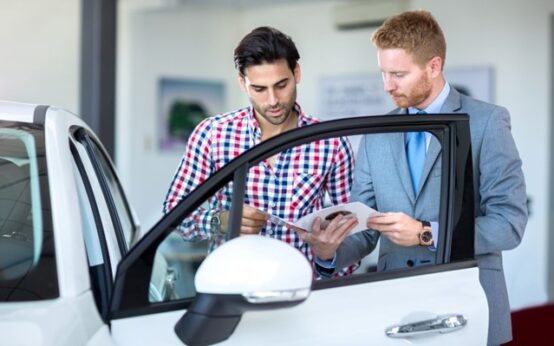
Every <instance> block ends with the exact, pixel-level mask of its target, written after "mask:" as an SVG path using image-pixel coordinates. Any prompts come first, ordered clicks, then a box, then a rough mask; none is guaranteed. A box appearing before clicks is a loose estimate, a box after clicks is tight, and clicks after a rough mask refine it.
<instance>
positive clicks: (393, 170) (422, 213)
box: [301, 11, 527, 345]
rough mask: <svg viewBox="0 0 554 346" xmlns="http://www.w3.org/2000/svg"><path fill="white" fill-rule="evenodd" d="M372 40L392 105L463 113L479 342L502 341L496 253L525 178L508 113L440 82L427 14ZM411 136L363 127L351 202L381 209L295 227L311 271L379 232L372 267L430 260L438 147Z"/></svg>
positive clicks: (518, 227)
mask: <svg viewBox="0 0 554 346" xmlns="http://www.w3.org/2000/svg"><path fill="white" fill-rule="evenodd" d="M372 41H373V43H374V45H375V46H376V47H377V51H378V62H379V67H380V69H381V73H382V76H383V82H384V87H385V90H386V91H387V92H388V93H389V94H390V95H391V97H392V99H393V101H394V102H395V104H396V105H397V106H398V107H399V108H398V109H396V110H394V111H393V112H392V113H404V114H406V113H409V114H416V113H421V112H425V113H468V114H469V116H470V129H471V143H472V150H473V170H474V172H473V177H474V186H475V191H476V193H475V207H476V210H475V215H476V219H475V229H476V235H475V255H476V258H477V260H478V265H479V273H480V275H479V278H480V281H481V285H482V286H483V288H484V290H485V293H486V296H487V299H488V304H489V336H488V344H490V345H498V344H501V343H504V342H507V341H509V340H511V323H510V306H509V302H508V294H507V290H506V283H505V279H504V273H503V269H502V251H503V250H509V249H513V248H515V247H516V246H517V245H518V244H519V243H520V242H521V239H522V237H523V232H524V229H525V225H526V223H527V208H526V192H525V182H524V178H523V173H522V170H521V160H520V158H519V154H518V151H517V149H516V146H515V143H514V140H513V138H512V135H511V132H510V116H509V113H508V111H507V110H506V109H505V108H503V107H499V106H496V105H492V104H488V103H485V102H481V101H478V100H475V99H473V98H470V97H468V96H465V95H462V94H460V93H459V92H457V91H456V90H455V89H454V88H453V87H451V86H450V85H449V84H448V83H447V82H446V81H445V79H444V76H443V66H444V60H445V55H446V42H445V39H444V35H443V33H442V30H441V28H440V27H439V25H438V23H437V22H436V21H435V19H434V18H433V17H432V15H431V14H430V13H429V12H426V11H412V12H405V13H402V14H399V15H397V16H394V17H391V18H389V19H387V20H386V21H385V22H384V23H383V25H382V26H381V27H379V28H378V29H377V31H376V32H375V33H374V34H373V37H372ZM419 134H422V135H423V133H421V132H420V133H419ZM410 136H411V134H406V135H404V134H392V135H391V134H382V135H368V136H365V137H364V139H363V140H362V142H361V144H360V147H359V150H358V157H357V165H356V169H355V172H354V185H353V187H352V192H351V200H352V201H361V202H363V203H366V204H367V205H369V206H371V207H373V208H376V209H377V210H379V211H380V212H382V213H383V215H380V216H377V217H372V218H369V219H368V220H367V227H368V228H369V229H371V230H367V231H364V232H359V233H356V234H354V235H351V236H349V237H346V238H344V241H343V235H344V234H343V233H344V232H345V231H344V230H340V231H339V230H338V229H331V228H327V229H326V230H320V229H319V228H320V227H319V223H317V222H316V223H315V224H314V227H313V228H314V230H313V232H311V233H305V234H303V237H304V238H305V239H306V241H308V242H309V243H310V244H311V245H312V248H313V249H314V252H315V254H316V255H317V261H316V269H317V270H318V271H319V272H320V273H321V274H327V275H329V274H332V273H333V271H334V268H342V267H344V266H346V265H348V264H349V263H352V262H355V261H358V260H360V259H361V258H363V257H364V256H366V255H367V254H369V253H370V252H371V251H372V250H373V249H374V248H375V245H376V243H377V240H378V239H379V238H380V239H381V243H380V247H379V262H378V270H388V269H397V268H406V267H412V266H420V265H426V264H433V263H435V260H436V248H435V246H434V244H438V243H437V239H438V222H437V221H438V220H439V203H440V177H441V158H440V155H439V153H440V150H441V149H440V145H439V143H438V141H437V140H436V139H435V138H434V137H433V136H432V135H430V134H425V136H424V137H420V138H419V139H418V140H417V141H419V142H420V144H419V146H420V147H419V149H417V148H416V149H414V145H413V143H415V142H416V140H415V139H414V138H415V137H410ZM410 141H414V142H412V143H410ZM421 143H423V144H421ZM414 150H415V152H414ZM418 150H419V158H418V157H417V155H418V153H417V151H418ZM414 153H415V155H414ZM418 160H419V163H418V162H417V161H418ZM365 221H366V220H360V222H365ZM339 232H340V234H339ZM301 236H302V235H301Z"/></svg>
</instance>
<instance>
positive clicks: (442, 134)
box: [114, 116, 473, 310]
mask: <svg viewBox="0 0 554 346" xmlns="http://www.w3.org/2000/svg"><path fill="white" fill-rule="evenodd" d="M427 118H429V119H427ZM466 118H467V117H466ZM466 118H464V117H461V116H455V117H454V116H451V117H448V116H443V117H441V116H433V118H432V119H431V117H424V116H422V117H421V118H420V119H418V121H417V123H418V124H419V125H422V123H423V122H425V121H427V122H428V126H427V127H425V130H427V132H426V133H423V135H424V136H423V140H422V142H421V143H422V145H423V147H424V149H425V150H423V154H424V155H428V156H426V157H427V158H429V160H427V161H426V162H425V164H424V165H423V167H422V168H421V170H422V172H421V178H420V183H419V186H418V190H421V192H419V191H418V192H416V191H414V187H413V184H412V179H413V178H412V177H411V173H410V168H409V167H408V164H407V162H406V155H407V154H406V148H407V141H408V137H409V136H408V135H407V133H408V132H413V131H414V128H413V126H414V125H416V124H415V122H413V121H412V120H411V119H410V120H411V121H412V123H410V124H406V123H405V122H406V117H402V116H383V117H365V118H351V119H345V120H340V121H332V122H324V123H321V124H317V125H314V126H309V127H306V128H300V129H297V130H295V131H290V132H287V133H284V134H283V135H281V136H277V137H275V138H272V139H270V140H268V141H266V142H262V143H261V144H260V145H259V146H256V147H254V148H253V149H251V150H250V151H248V152H246V153H245V154H243V155H242V156H240V157H239V158H237V159H236V160H234V161H232V162H230V163H228V164H227V165H225V166H223V167H222V168H221V169H220V170H218V171H217V172H215V173H214V174H213V175H212V176H211V178H210V179H208V180H207V181H206V182H205V183H204V184H202V185H201V186H199V187H198V188H197V189H196V190H194V191H192V192H191V193H189V194H188V195H187V196H186V197H185V198H183V199H182V200H181V202H180V203H178V204H176V205H175V206H174V207H173V209H172V211H171V212H170V213H169V214H168V215H167V216H166V217H165V218H164V219H162V220H161V221H160V222H159V223H157V224H156V226H155V227H154V228H153V229H152V230H151V231H150V232H149V234H148V235H147V237H146V239H143V240H145V241H144V242H143V244H141V245H144V247H139V248H138V249H136V253H135V256H137V257H136V258H140V260H131V259H130V258H129V259H128V258H125V259H124V260H123V262H126V261H127V260H129V261H132V262H133V267H134V269H133V270H132V271H130V270H127V271H126V273H127V275H131V276H132V278H133V279H132V280H133V281H130V277H125V279H124V280H121V281H120V282H116V286H115V290H114V292H115V294H114V308H115V309H116V310H117V309H121V308H122V309H126V308H129V307H133V306H136V307H138V306H143V304H145V302H144V299H145V296H146V293H148V302H149V303H152V302H158V301H167V300H182V299H183V298H189V297H190V295H191V294H194V292H193V291H192V290H189V291H188V292H187V294H183V295H179V294H177V295H173V296H171V295H172V294H171V293H169V294H168V293H166V292H164V291H163V287H164V285H165V286H167V284H166V283H168V282H175V280H177V281H178V280H182V281H181V284H184V283H185V282H186V283H188V284H191V283H192V282H193V280H194V274H193V273H194V270H188V269H187V270H181V269H179V268H178V267H172V266H171V265H170V264H167V263H164V261H165V262H167V260H161V258H164V257H167V255H165V254H163V252H164V251H165V250H164V245H169V244H170V243H172V241H175V240H177V239H182V240H183V241H188V240H186V237H183V234H185V233H186V232H185V233H183V232H182V231H183V229H185V230H186V229H187V227H185V228H183V226H186V225H189V224H188V223H186V222H185V223H183V220H187V219H189V220H190V219H191V217H192V216H194V215H195V213H196V212H197V211H199V210H201V212H202V213H203V214H205V215H210V208H211V205H210V199H214V198H215V199H217V198H221V196H226V195H228V196H230V199H231V200H232V203H231V206H230V215H231V219H232V220H231V221H229V226H228V228H227V229H226V233H227V238H226V239H229V238H230V239H232V238H234V237H238V236H240V231H241V225H240V224H241V221H240V220H241V216H242V212H243V210H244V209H243V205H249V206H251V207H254V208H257V209H258V210H260V211H262V212H263V213H265V214H266V215H269V216H270V219H268V221H267V222H266V223H264V224H263V225H262V228H261V230H260V232H261V234H262V235H263V236H266V237H273V238H277V239H279V240H281V241H283V242H285V243H287V244H289V245H290V246H293V247H295V248H297V249H299V250H300V252H301V253H303V254H304V256H305V257H306V258H307V259H308V260H309V262H310V263H311V265H312V267H313V268H314V279H315V280H316V282H315V284H314V287H316V288H318V289H321V288H327V287H336V286H337V285H339V286H341V285H351V284H355V283H357V282H360V281H359V280H362V281H363V282H365V280H370V281H375V280H389V279H391V278H398V277H403V276H412V275H420V274H421V273H423V272H424V271H421V270H419V269H418V270H414V269H416V268H419V267H421V266H427V267H428V268H430V269H429V270H433V266H434V265H436V264H445V263H449V262H451V261H461V260H472V259H473V228H472V227H471V220H473V219H472V218H473V214H472V212H473V206H471V205H470V206H469V207H468V208H464V207H463V205H464V203H467V204H468V205H469V204H471V202H472V200H473V198H472V197H468V196H470V195H471V194H472V193H473V190H472V183H473V182H472V177H471V170H470V169H469V170H468V169H467V167H468V165H471V155H470V154H469V153H470V151H469V150H470V147H469V132H468V127H467V122H466V121H467V119H466ZM376 125H379V126H381V127H377V128H376V127H375V126H376ZM449 126H450V127H449ZM419 128H420V129H423V127H419ZM416 132H421V131H416ZM351 135H357V136H358V137H349V136H351ZM347 139H349V140H347ZM353 139H356V140H353ZM348 142H350V145H349V144H348ZM453 143H455V146H454V144H453ZM458 152H459V153H458ZM445 162H446V164H444V163H445ZM451 162H453V163H454V164H451ZM469 167H470V166H469ZM230 181H232V182H230ZM217 196H219V197H217ZM418 199H419V201H418V203H415V201H416V200H418ZM347 203H359V204H361V205H362V206H363V207H364V208H368V207H370V208H372V209H373V210H372V211H371V212H369V214H359V215H358V214H357V215H358V224H359V226H360V227H361V230H358V232H356V233H353V234H350V235H348V236H347V237H345V240H343V242H344V243H345V244H350V245H348V246H347V247H346V248H345V249H344V248H343V254H342V255H341V256H339V255H338V254H339V252H340V249H339V251H338V252H337V257H336V258H335V259H336V262H333V261H331V259H329V261H330V263H321V264H322V266H323V269H326V270H327V269H330V270H331V272H330V273H329V272H328V271H326V270H320V269H321V268H320V267H321V266H320V263H316V256H314V250H313V249H312V248H311V247H310V246H308V244H307V243H306V242H305V241H304V240H303V239H305V238H303V236H300V233H299V232H300V231H298V229H300V230H301V231H302V230H303V231H304V232H310V231H312V229H311V226H312V223H309V224H308V225H305V224H304V225H301V224H298V222H300V221H301V220H302V218H305V217H310V216H314V215H313V214H314V213H316V212H320V211H321V210H322V208H328V207H339V208H342V206H343V205H345V204H347ZM348 208H351V207H350V205H348ZM348 208H346V209H347V211H350V212H352V210H355V209H353V208H352V209H348ZM372 213H377V214H379V215H382V214H385V213H403V214H406V215H410V216H412V217H414V218H415V219H421V221H426V223H425V224H426V226H427V222H430V223H431V226H430V227H431V228H434V231H433V232H432V233H433V234H432V238H433V243H432V245H423V244H417V245H416V244H411V245H410V246H405V247H404V248H403V249H402V251H400V252H398V253H395V251H396V246H395V245H394V244H395V243H394V241H395V240H394V236H393V235H391V234H388V235H387V236H384V235H381V233H379V232H377V231H375V230H371V229H370V230H368V229H367V227H364V225H366V224H367V219H368V216H369V215H372ZM320 216H321V217H322V219H324V218H325V215H320ZM192 219H194V218H192ZM208 220H209V218H205V219H197V222H200V223H201V224H202V225H204V229H205V230H208V231H207V232H209V230H210V228H209V227H208V224H209V221H208ZM322 221H323V220H322ZM418 224H419V223H418ZM421 226H422V231H423V223H421ZM329 227H330V226H329ZM179 228H181V229H180V231H181V232H178V230H179ZM326 231H327V229H325V230H323V231H322V232H326ZM384 233H385V231H384V230H383V234H384ZM306 234H307V233H306ZM306 234H304V237H306ZM418 236H419V235H418ZM154 239H161V243H160V242H158V241H157V240H156V241H154ZM207 239H208V244H207V246H208V250H207V251H206V256H210V255H211V252H210V244H209V238H207ZM411 241H413V239H412V240H411ZM417 241H418V242H419V241H420V240H419V239H418V240H417ZM152 242H153V243H152ZM348 242H350V243H348ZM149 243H152V244H153V245H155V249H156V251H155V253H153V255H154V256H153V257H152V253H151V252H150V251H149V250H148V248H147V245H146V244H149ZM176 244H179V245H182V244H183V243H182V242H179V241H176ZM187 245H190V244H187ZM192 252H193V250H191V249H186V250H182V251H181V250H177V251H173V250H172V251H169V253H170V254H177V253H178V254H179V256H181V257H182V258H186V254H187V253H192ZM345 253H346V255H347V256H344V254H345ZM367 255H369V256H367ZM149 258H152V259H153V261H152V262H154V265H153V271H151V270H152V268H150V267H149V266H148V265H147V263H149V260H148V259H149ZM362 258H363V260H362V261H360V259H362ZM152 262H150V263H152ZM316 265H317V266H316ZM333 266H334V267H333ZM171 267H172V268H171ZM159 268H161V269H159ZM168 268H170V270H168ZM175 268H177V269H176V270H174V269H175ZM441 268H442V269H441ZM335 269H336V270H335ZM436 270H439V271H440V270H444V266H437V269H436ZM144 271H148V272H149V275H148V281H146V282H144V281H143V279H144V276H143V275H141V274H139V273H141V272H144ZM187 271H188V273H187V274H186V275H183V276H181V275H180V274H181V272H187ZM388 271H394V272H395V274H394V275H392V276H390V275H384V274H383V273H384V272H388ZM353 275H354V276H358V277H360V279H359V280H349V278H351V277H352V276H353ZM185 277H186V279H185ZM328 277H333V278H334V280H325V279H327V278H328ZM343 278H346V280H343ZM131 282H133V283H135V285H134V286H133V290H134V292H135V294H134V295H133V296H127V295H125V294H124V292H125V291H126V290H127V289H131V286H129V285H130V283H131ZM138 282H141V284H140V285H136V283H138ZM325 282H328V283H329V284H326V283H325ZM146 283H147V285H148V290H147V291H146V290H145V284H146ZM318 283H325V284H324V285H323V286H322V285H320V284H318ZM152 286H155V287H158V291H157V292H156V295H155V296H154V295H153V294H152V292H153V290H152ZM169 286H171V285H169ZM126 287H127V288H126ZM183 287H184V286H183ZM139 290H141V292H142V293H141V292H139ZM189 293H190V294H189ZM168 296H171V297H169V298H168ZM167 306H168V305H165V307H166V308H167ZM180 306H181V307H182V305H180Z"/></svg>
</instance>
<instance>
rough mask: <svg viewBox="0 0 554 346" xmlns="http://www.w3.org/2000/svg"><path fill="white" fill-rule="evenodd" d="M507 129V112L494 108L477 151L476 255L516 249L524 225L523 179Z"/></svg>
mask: <svg viewBox="0 0 554 346" xmlns="http://www.w3.org/2000/svg"><path fill="white" fill-rule="evenodd" d="M510 129H511V126H510V115H509V113H508V111H507V110H506V109H505V108H502V107H495V109H494V111H493V113H492V115H491V116H490V117H489V119H488V123H487V124H486V126H485V128H484V135H483V142H482V147H481V150H480V152H479V155H480V157H479V167H478V177H479V178H478V179H479V183H480V191H479V194H480V204H479V206H478V210H477V217H476V221H475V227H476V240H475V254H476V255H481V254H487V253H491V252H499V251H503V250H509V249H513V248H515V247H516V246H517V245H518V244H519V243H520V242H521V239H522V237H523V232H524V230H525V226H526V224H527V205H526V201H527V195H526V191H525V180H524V177H523V171H522V169H521V159H520V158H519V153H518V151H517V148H516V145H515V142H514V139H513V137H512V134H511V131H510ZM474 150H475V149H474Z"/></svg>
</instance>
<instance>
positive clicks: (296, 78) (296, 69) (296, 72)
mask: <svg viewBox="0 0 554 346" xmlns="http://www.w3.org/2000/svg"><path fill="white" fill-rule="evenodd" d="M292 72H293V73H294V81H295V82H296V84H298V83H300V79H301V77H302V71H301V69H300V64H299V63H296V66H295V67H294V70H293V71H292Z"/></svg>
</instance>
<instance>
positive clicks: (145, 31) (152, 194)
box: [117, 0, 554, 309]
mask: <svg viewBox="0 0 554 346" xmlns="http://www.w3.org/2000/svg"><path fill="white" fill-rule="evenodd" d="M339 2H341V1H339ZM341 3H342V2H341ZM411 8H414V9H415V8H424V9H428V10H430V11H432V12H433V13H434V15H435V16H436V18H437V20H438V21H439V22H440V24H441V26H442V27H443V29H444V32H445V34H446V37H447V41H448V53H447V59H446V64H447V67H466V66H483V65H487V66H492V67H493V68H494V71H495V75H496V78H495V93H494V98H495V101H496V103H498V104H501V105H503V106H506V107H507V108H508V109H509V110H510V111H511V113H512V125H513V134H514V137H515V139H516V142H517V145H518V147H519V150H520V154H521V157H522V159H523V162H524V173H525V175H526V177H527V186H528V194H529V195H530V196H531V198H532V199H533V205H532V206H533V209H532V211H533V215H532V216H531V218H530V219H529V224H528V227H527V233H526V235H525V237H524V240H523V243H522V244H521V246H520V247H518V248H517V249H515V250H513V251H509V252H505V265H506V277H507V280H508V289H509V294H510V298H511V303H512V307H513V308H514V309H517V308H520V307H524V306H528V305H534V304H539V303H542V302H544V301H545V300H546V265H547V263H546V261H547V256H546V244H547V240H548V238H547V236H548V234H547V233H548V225H547V223H546V222H547V213H548V210H547V207H546V206H547V195H546V193H547V192H546V191H548V190H547V188H546V186H548V180H547V175H548V155H547V153H548V151H547V150H548V149H547V148H548V145H549V142H548V135H549V133H548V131H549V128H550V124H549V114H548V109H549V100H548V96H549V95H550V94H549V87H550V82H549V81H548V76H549V75H550V74H549V73H550V72H549V71H550V66H549V60H548V59H549V57H548V54H549V44H550V41H551V40H552V38H550V37H549V32H548V20H549V16H550V14H551V13H553V12H554V3H552V2H551V1H547V0H536V1H525V2H523V1H519V0H489V1H486V2H483V1H480V0H469V1H464V2H460V1H455V0H420V1H412V2H411ZM332 9H333V3H330V2H324V3H321V4H309V3H301V4H292V5H290V4H289V5H287V6H285V7H279V6H264V7H258V8H245V9H242V10H241V11H237V10H233V9H229V8H226V9H219V10H216V9H214V8H210V9H198V8H184V9H177V8H171V9H169V10H168V9H161V8H160V9H159V10H154V11H153V10H142V11H140V10H136V11H134V12H132V14H129V16H130V17H129V18H132V20H131V21H130V22H132V24H131V25H130V26H129V27H128V28H129V31H128V32H126V35H128V37H129V42H127V44H128V45H129V47H128V50H126V52H127V53H126V58H124V59H123V61H122V62H120V64H121V63H124V64H125V68H127V69H129V71H130V73H129V74H130V76H131V78H130V80H132V82H130V83H129V85H128V88H127V89H126V90H124V91H123V92H127V93H128V94H127V104H126V105H125V106H123V107H127V108H128V113H126V114H118V117H124V118H126V119H128V121H127V122H126V123H123V124H121V126H119V127H118V135H119V136H121V137H119V138H118V143H117V145H118V148H120V147H124V148H126V150H125V151H124V152H121V153H120V155H119V156H118V157H119V158H121V159H120V160H121V161H119V160H118V164H119V167H120V171H121V172H122V173H123V180H124V182H126V184H127V186H128V190H129V191H130V192H131V198H132V203H133V204H134V206H135V208H136V211H137V213H138V215H139V217H140V218H141V220H142V221H143V224H144V226H145V228H147V227H148V226H149V225H151V224H152V223H153V222H154V221H155V220H157V218H158V216H159V211H160V208H161V203H162V201H163V198H164V195H165V193H166V190H167V187H168V185H169V182H170V180H171V178H172V176H173V173H174V170H175V168H176V166H177V164H178V161H179V158H180V154H163V153H159V152H157V150H156V148H155V143H154V142H155V133H156V132H155V126H156V114H157V113H156V95H157V90H156V85H157V84H156V83H157V78H159V77H160V76H167V77H183V78H207V79H220V80H224V81H226V82H227V91H228V100H227V105H228V110H232V109H235V108H238V107H241V106H244V105H246V104H247V99H246V98H245V97H244V96H242V95H241V94H240V92H239V89H238V87H237V86H236V81H235V71H234V69H233V65H232V52H233V49H234V47H235V46H236V44H237V43H238V41H239V40H240V38H241V37H242V36H243V35H244V34H246V33H247V32H249V31H250V30H251V29H252V28H254V27H256V26H259V25H273V26H275V27H277V28H279V29H281V30H283V31H284V32H285V33H287V34H289V35H291V36H292V38H293V39H294V41H295V42H296V44H297V46H298V48H299V50H300V55H301V60H300V63H301V65H302V67H303V77H302V78H303V79H302V82H301V84H300V86H299V94H298V99H299V102H300V103H301V105H302V106H303V109H304V110H305V111H306V112H307V113H312V114H313V113H315V112H316V111H317V94H316V91H317V81H318V79H319V78H320V77H321V76H328V75H336V74H354V73H368V72H378V70H377V63H376V57H375V51H374V49H373V48H372V46H371V44H370V35H371V32H372V30H371V29H362V30H357V31H341V32H339V31H336V30H335V29H334V28H333V25H332V21H331V16H332ZM120 43H121V42H120ZM120 92H122V91H120ZM122 139H124V141H123V142H122ZM118 152H119V151H118Z"/></svg>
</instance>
